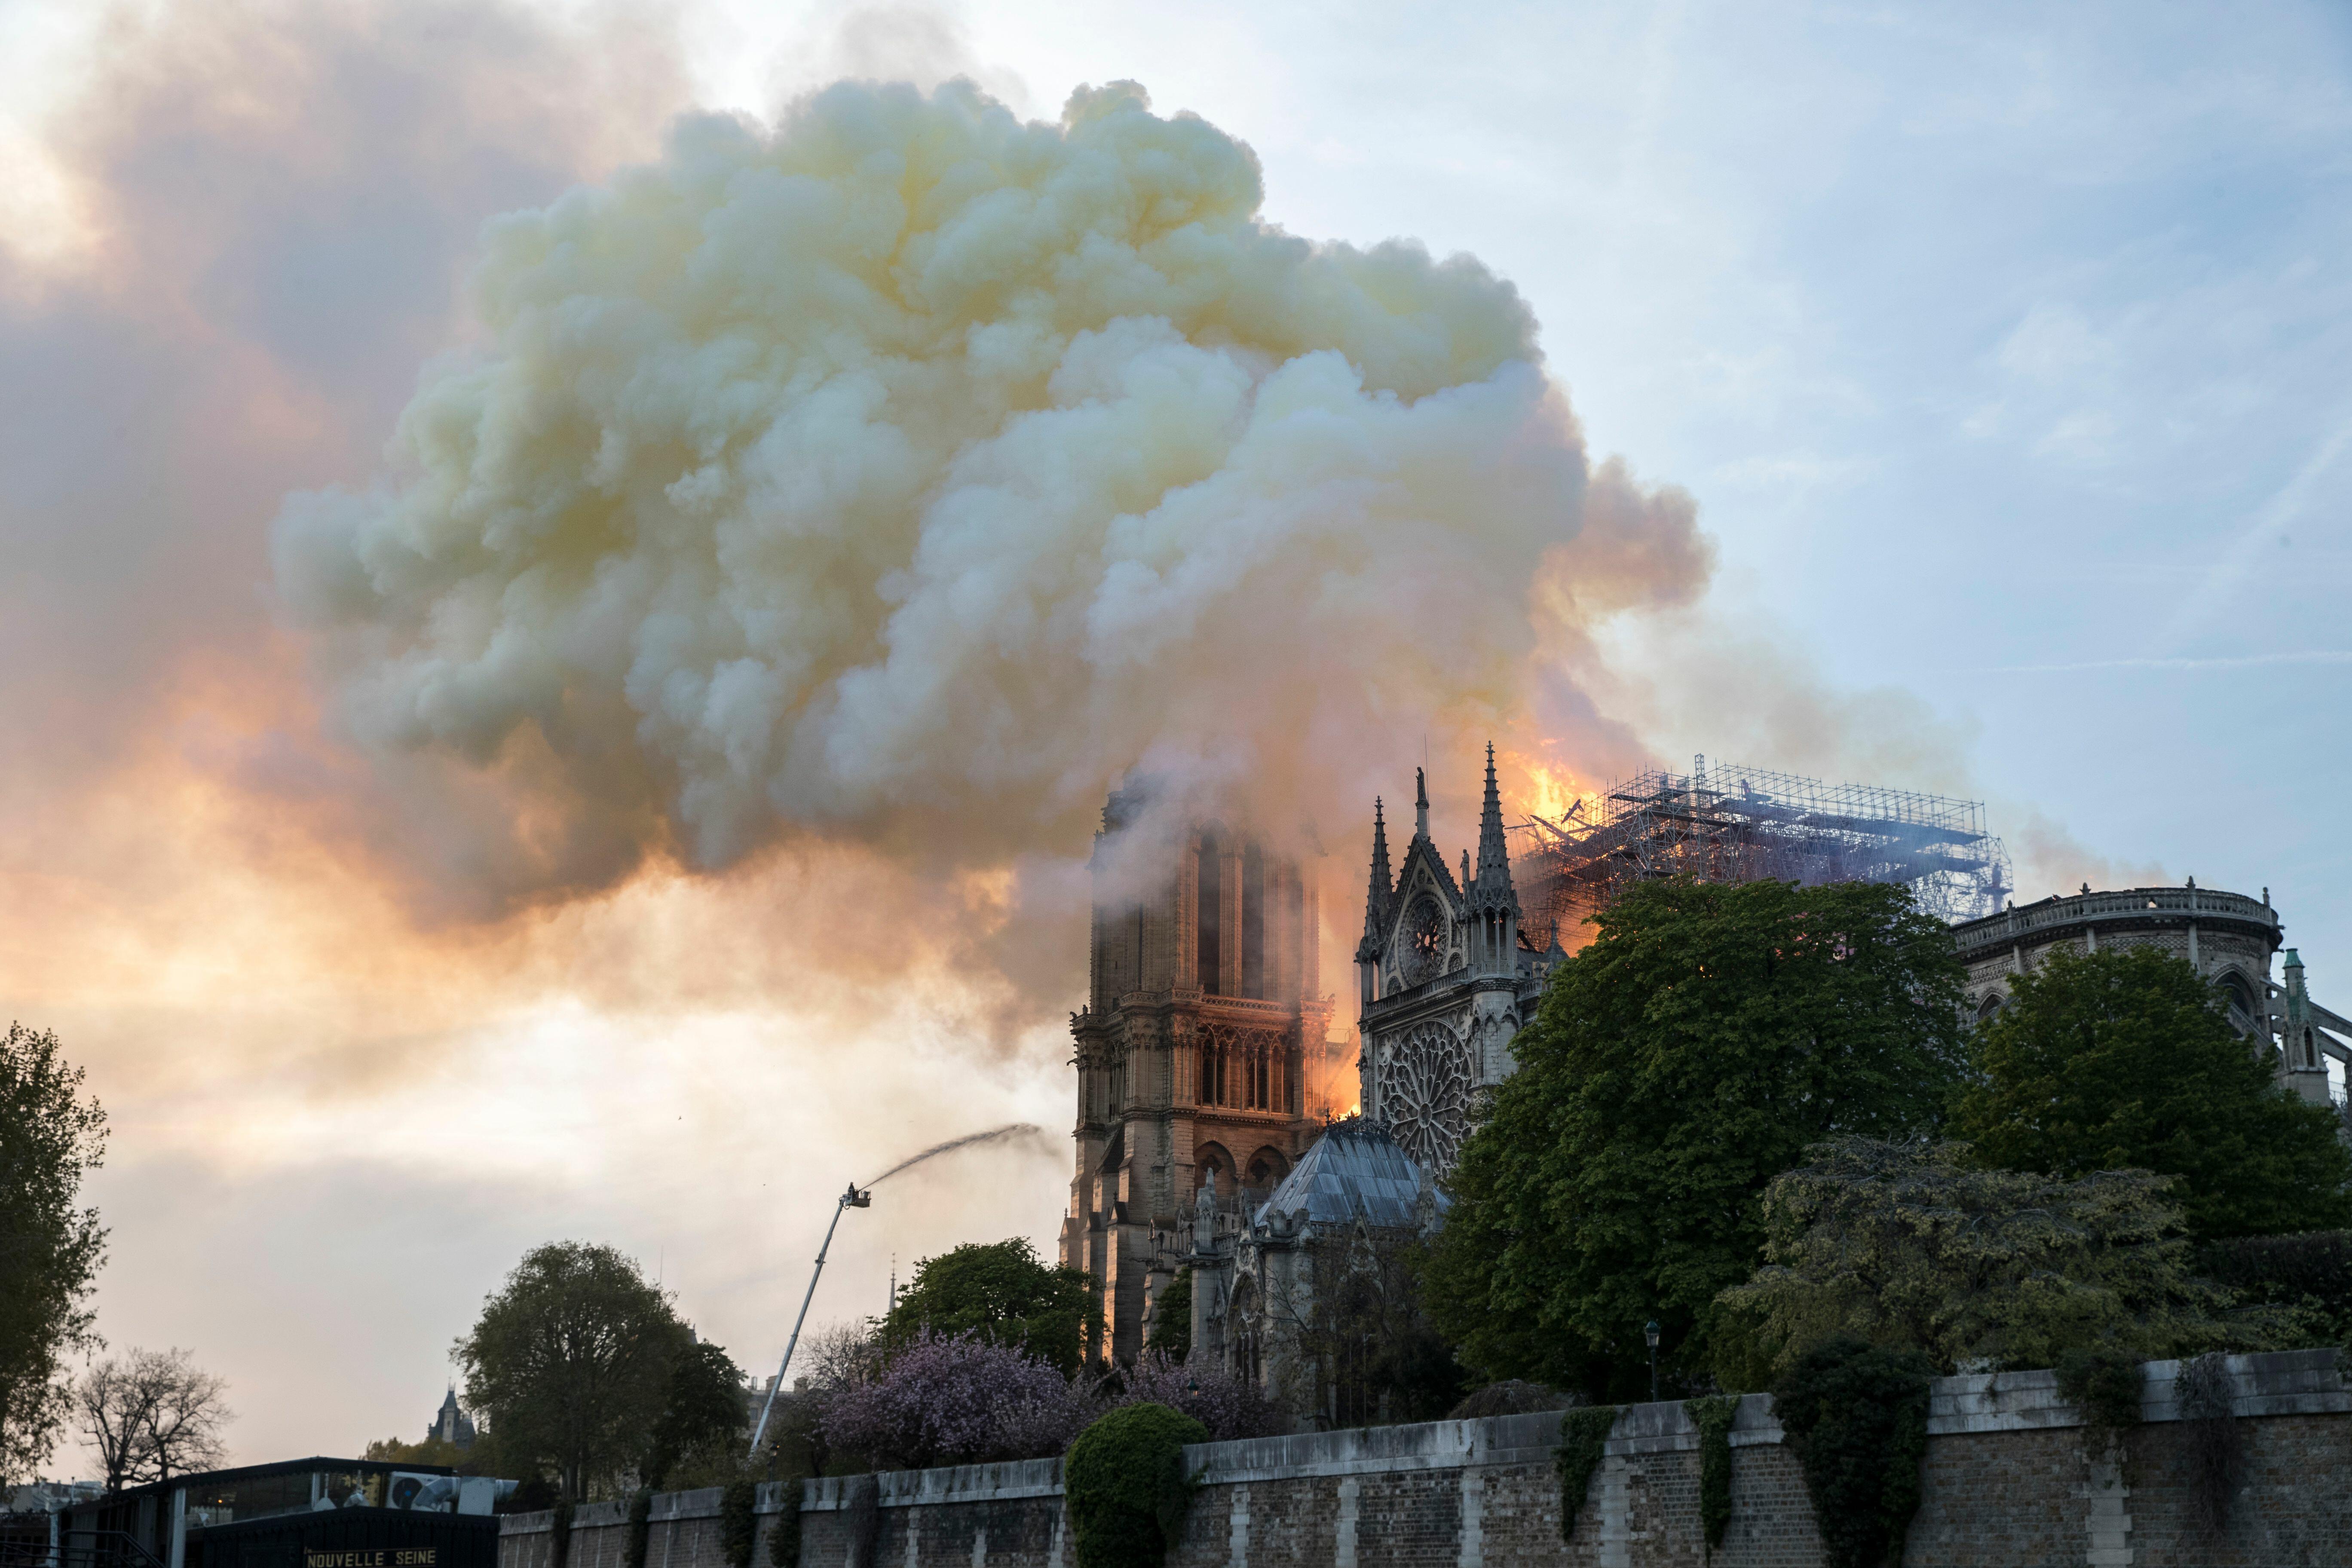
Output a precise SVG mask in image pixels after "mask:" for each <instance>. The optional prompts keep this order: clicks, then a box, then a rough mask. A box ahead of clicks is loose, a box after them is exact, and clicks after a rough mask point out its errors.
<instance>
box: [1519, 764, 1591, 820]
mask: <svg viewBox="0 0 2352 1568" xmlns="http://www.w3.org/2000/svg"><path fill="white" fill-rule="evenodd" d="M1495 760H1496V763H1498V764H1502V765H1505V766H1507V768H1508V769H1509V770H1510V771H1511V772H1513V773H1517V775H1518V779H1519V783H1518V786H1517V788H1516V789H1514V790H1512V791H1511V792H1510V795H1511V798H1512V800H1513V802H1514V804H1516V805H1517V806H1518V807H1519V809H1521V810H1522V811H1526V812H1529V813H1532V814H1533V815H1535V816H1541V817H1545V818H1548V819H1549V820H1550V821H1553V822H1558V821H1559V819H1560V818H1561V817H1563V816H1567V815H1568V814H1569V811H1570V809H1571V808H1572V807H1574V806H1575V805H1576V804H1577V803H1578V802H1579V801H1582V802H1583V803H1584V816H1583V818H1582V820H1584V821H1588V822H1589V821H1591V820H1593V819H1594V818H1595V817H1596V816H1598V813H1599V807H1600V805H1601V786H1600V784H1598V783H1597V782H1596V781H1592V780H1590V779H1588V778H1587V777H1586V776H1585V775H1584V774H1583V773H1581V772H1580V771H1579V770H1577V769H1576V768H1574V767H1572V766H1570V764H1569V763H1555V762H1552V761H1550V760H1549V759H1546V758H1539V757H1531V756H1528V755H1526V754H1525V753H1523V752H1498V753H1496V759H1495Z"/></svg>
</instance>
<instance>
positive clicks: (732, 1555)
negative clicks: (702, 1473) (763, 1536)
mask: <svg viewBox="0 0 2352 1568" xmlns="http://www.w3.org/2000/svg"><path fill="white" fill-rule="evenodd" d="M759 1506H760V1488H759V1483H757V1482H756V1481H753V1480H752V1479H751V1478H750V1477H748V1476H738V1477H737V1478H736V1479H733V1480H731V1481H729V1482H728V1483H727V1489H726V1490H725V1491H723V1492H720V1493H719V1558H720V1560H721V1561H723V1562H724V1563H726V1564H727V1568H751V1546H752V1543H753V1542H755V1541H757V1540H758V1539H759V1534H760V1517H759V1511H758V1510H759Z"/></svg>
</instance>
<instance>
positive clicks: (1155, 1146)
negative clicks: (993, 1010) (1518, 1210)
mask: <svg viewBox="0 0 2352 1568" xmlns="http://www.w3.org/2000/svg"><path fill="white" fill-rule="evenodd" d="M1143 805H1144V802H1143V800H1142V798H1141V796H1140V795H1139V794H1138V793H1136V792H1134V791H1133V790H1131V789H1129V788H1122V789H1121V790H1119V791H1117V792H1114V793H1113V795H1111V797H1110V802H1109V804H1108V806H1107V807H1106V809H1105V811H1104V814H1103V828H1102V832H1101V833H1100V834H1098V835H1097V852H1096V856H1095V863H1094V865H1095V877H1096V899H1095V905H1094V921H1093V945H1092V952H1091V962H1090V964H1089V971H1090V973H1089V984H1088V997H1087V1005H1086V1006H1085V1007H1084V1008H1083V1009H1082V1010H1080V1011H1079V1012H1078V1013H1076V1014H1074V1015H1073V1016H1072V1017H1071V1021H1070V1022H1071V1031H1072V1033H1073V1035H1074V1036H1075V1037H1076V1047H1077V1049H1076V1067H1077V1075H1078V1115H1077V1127H1076V1154H1077V1170H1076V1175H1075V1177H1074V1179H1073V1180H1072V1182H1071V1184H1070V1205H1069V1209H1068V1212H1067V1214H1066V1215H1065V1217H1064V1219H1063V1225H1062V1241H1061V1256H1062V1261H1063V1262H1065V1263H1066V1264H1068V1265H1070V1266H1071V1267H1073V1268H1083V1269H1085V1270H1086V1271H1087V1273H1089V1274H1091V1275H1093V1276H1094V1277H1095V1279H1097V1280H1098V1281H1099V1282H1100V1285H1101V1289H1102V1323H1103V1332H1104V1348H1105V1349H1106V1351H1107V1352H1108V1353H1109V1354H1110V1355H1111V1356H1112V1357H1113V1358H1114V1359H1116V1360H1119V1361H1126V1360H1129V1359H1130V1358H1132V1357H1133V1356H1134V1355H1135V1354H1136V1353H1138V1352H1139V1351H1140V1350H1142V1349H1143V1347H1144V1345H1145V1343H1146V1341H1147V1339H1148V1338H1151V1337H1156V1335H1157V1334H1158V1332H1159V1329H1158V1328H1157V1327H1156V1325H1155V1323H1154V1321H1153V1314H1152V1305H1153V1303H1154V1302H1155V1301H1156V1300H1158V1298H1159V1297H1160V1292H1161V1291H1162V1290H1163V1289H1165V1287H1166V1286H1167V1285H1168V1284H1169V1283H1171V1281H1172V1280H1173V1279H1174V1278H1175V1276H1176V1273H1177V1271H1178V1270H1179V1269H1190V1270H1191V1271H1192V1292H1191V1296H1192V1309H1191V1310H1192V1324H1191V1334H1190V1340H1191V1342H1192V1345H1193V1346H1194V1347H1195V1348H1196V1350H1206V1351H1208V1352H1211V1353H1213V1354H1218V1355H1221V1356H1228V1357H1233V1358H1234V1359H1237V1360H1239V1361H1241V1362H1242V1363H1244V1364H1245V1365H1247V1366H1249V1367H1250V1368H1252V1369H1253V1370H1255V1371H1257V1372H1259V1373H1261V1374H1262V1375H1263V1374H1264V1373H1265V1353H1266V1352H1267V1351H1268V1349H1269V1348H1271V1347H1272V1346H1274V1345H1275V1344H1276V1343H1277V1342H1279V1340H1280V1338H1281V1337H1282V1335H1281V1331H1282V1328H1283V1326H1284V1324H1285V1322H1286V1321H1288V1320H1294V1319H1296V1318H1297V1317H1298V1316H1299V1315H1300V1314H1302V1313H1304V1312H1306V1311H1307V1310H1308V1309H1309V1305H1310V1303H1311V1300H1312V1297H1313V1280H1312V1272H1313V1262H1312V1258H1313V1251H1314V1249H1313V1247H1312V1245H1311V1244H1312V1243H1314V1242H1316V1241H1318V1240H1328V1239H1330V1238H1332V1237H1335V1236H1337V1235H1339V1234H1341V1233H1354V1234H1357V1235H1359V1236H1360V1237H1363V1238H1365V1239H1367V1240H1369V1239H1370V1238H1371V1237H1373V1236H1374V1235H1375V1234H1376V1233H1377V1234H1381V1235H1388V1236H1396V1235H1402V1234H1407V1233H1418V1232H1421V1231H1424V1230H1426V1229H1428V1228H1430V1227H1431V1226H1433V1225H1434V1223H1435V1219H1436V1215H1437V1210H1438V1205H1439V1200H1438V1197H1437V1194H1436V1191H1435V1186H1434V1178H1435V1177H1436V1176H1438V1175H1442V1174H1444V1173H1445V1172H1446V1171H1447V1170H1449V1169H1450V1168H1451V1167H1452V1165H1453V1163H1454V1155H1455V1153H1456V1152H1457V1151H1458V1150H1459V1149H1460V1147H1461V1144H1462V1141H1463V1139H1464V1138H1465V1137H1466V1136H1467V1135H1468V1133H1469V1130H1470V1123H1471V1118H1472V1114H1473V1110H1474V1104H1475V1096H1476V1094H1477V1092H1478V1090H1479V1089H1481V1088H1483V1087H1486V1086H1489V1085H1492V1084H1494V1083H1496V1082H1499V1081H1500V1080H1501V1079H1503V1078H1504V1077H1505V1076H1506V1075H1507V1074H1508V1073H1509V1072H1510V1070H1511V1065H1512V1064H1511V1055H1510V1041H1511V1037H1512V1035H1513V1034H1514V1033H1516V1032H1517V1029H1518V1027H1519V1025H1520V1023H1521V1022H1522V1021H1523V1020H1524V1019H1526V1018H1527V1017H1528V1016H1530V1015H1531V1012H1532V1009H1533V1008H1534V1006H1535V1004H1536V1000H1537V998H1538V996H1539V995H1540V994H1541V993H1542V989H1543V982H1544V976H1545V974H1546V973H1547V972H1548V971H1549V967H1550V965H1551V963H1554V962H1556V961H1557V960H1559V958H1560V957H1562V956H1564V955H1563V954H1562V952H1561V951H1560V949H1559V944H1558V942H1557V941H1554V942H1552V943H1551V945H1550V948H1549V951H1548V952H1537V951H1536V950H1534V949H1533V948H1532V947H1531V946H1530V945H1529V944H1528V942H1527V941H1526V940H1524V939H1523V937H1522V934H1521V931H1520V908H1519V902H1518V898H1517V893H1516V891H1515V890H1514V889H1513V886H1512V880H1511V862H1510V853H1509V848H1508V846H1507V839H1506V835H1505V831H1504V826H1503V814H1502V800H1501V797H1500V795H1499V794H1498V793H1497V790H1496V779H1495V765H1494V756H1493V752H1492V749H1491V748H1490V749H1489V751H1488V755H1487V761H1486V799H1485V804H1484V810H1483V812H1482V814H1481V816H1480V821H1479V831H1478V850H1477V859H1476V863H1475V867H1474V866H1473V864H1472V861H1471V858H1470V855H1469V853H1468V851H1466V850H1465V852H1464V853H1463V856H1462V859H1461V870H1460V874H1459V875H1458V876H1457V875H1456V874H1455V872H1454V870H1453V869H1452V868H1448V867H1447V865H1446V863H1445V857H1444V855H1443V854H1442V853H1441V852H1440V851H1439V850H1438V848H1437V846H1436V844H1435V843H1434V841H1433V840H1432V838H1431V837H1430V834H1429V798H1428V790H1427V786H1426V784H1425V781H1422V780H1420V779H1416V789H1415V799H1414V805H1413V834H1412V839H1411V840H1410V841H1409V842H1408V843H1407V844H1406V846H1405V848H1404V853H1403V856H1402V863H1401V865H1400V866H1399V867H1398V868H1397V869H1396V870H1395V871H1394V872H1391V861H1390V851H1389V843H1388V826H1387V823H1386V820H1385V814H1384V811H1383V808H1382V806H1381V804H1380V803H1379V802H1375V803H1374V805H1373V828H1372V833H1373V840H1372V842H1373V848H1372V864H1371V876H1370V889H1369V890H1368V892H1367V895H1366V899H1365V906H1364V923H1363V938H1362V941H1361V942H1360V943H1359V944H1358V946H1357V949H1356V971H1357V995H1358V1006H1357V1025H1358V1029H1357V1034H1358V1037H1359V1038H1360V1040H1361V1042H1362V1049H1361V1052H1360V1058H1359V1060H1358V1062H1357V1064H1356V1075H1355V1082H1354V1084H1353V1085H1352V1086H1350V1087H1351V1088H1352V1089H1354V1090H1355V1093H1354V1094H1353V1095H1352V1096H1350V1097H1349V1098H1351V1099H1353V1100H1354V1101H1355V1107H1358V1108H1360V1112H1361V1113H1360V1115H1356V1114H1349V1115H1344V1116H1335V1113H1338V1112H1344V1111H1349V1110H1351V1109H1353V1108H1351V1107H1349V1105H1347V1104H1346V1103H1345V1102H1344V1101H1343V1100H1341V1097H1340V1095H1339V1093H1338V1092H1336V1091H1335V1089H1334V1088H1333V1085H1334V1084H1335V1083H1341V1082H1345V1081H1346V1079H1345V1077H1344V1066H1343V1062H1344V1057H1345V1054H1346V1050H1347V1047H1346V1045H1345V1044H1344V1043H1343V1042H1339V1041H1334V1040H1331V1039H1329V1038H1328V1031H1329V1027H1330V1023H1331V1014H1332V1011H1333V1005H1332V999H1331V998H1329V997H1327V996H1324V995H1322V994H1320V976H1319V973H1318V961H1317V938H1318V929H1319V924H1320V895H1319V891H1318V888H1317V885H1316V879H1315V872H1314V868H1313V867H1312V866H1311V865H1308V864H1306V863H1304V862H1301V861H1299V860H1297V859H1296V858H1285V857H1283V856H1280V855H1277V854H1276V853H1274V852H1272V851H1270V850H1268V849H1267V848H1265V847H1264V846H1262V845H1260V844H1259V843H1257V842H1256V841H1255V840H1254V839H1253V838H1251V837H1249V836H1248V835H1247V834H1245V833H1243V832H1240V831H1236V830H1235V829H1234V828H1233V827H1232V826H1228V825H1225V824H1221V823H1215V822H1209V823H1202V824H1200V825H1197V826H1194V827H1192V829H1190V830H1189V831H1188V832H1186V833H1185V834H1183V835H1181V837H1177V838H1176V839H1175V840H1174V841H1173V843H1172V844H1171V845H1170V846H1168V847H1167V848H1166V849H1165V850H1164V852H1162V853H1161V854H1160V856H1159V857H1158V864H1156V865H1155V866H1153V867H1152V868H1150V871H1149V873H1148V874H1147V876H1146V877H1145V878H1144V879H1143V882H1142V885H1141V886H1140V887H1139V886H1138V885H1137V880H1136V878H1135V875H1134V872H1133V869H1132V867H1131V865H1126V864H1122V865H1121V866H1120V867H1119V868H1118V870H1117V871H1116V872H1114V870H1113V869H1112V866H1113V861H1114V859H1115V857H1113V856H1112V855H1110V854H1109V853H1108V852H1107V851H1108V848H1109V847H1110V845H1111V841H1112V840H1113V839H1115V838H1116V837H1117V836H1118V834H1120V833H1121V832H1122V831H1123V830H1125V829H1126V828H1127V827H1129V826H1130V824H1131V823H1133V822H1134V821H1135V820H1137V819H1138V818H1139V816H1140V815H1141V812H1142V809H1143ZM1335 1069H1336V1070H1335Z"/></svg>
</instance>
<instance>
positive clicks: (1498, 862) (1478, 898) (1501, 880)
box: [1463, 742, 1519, 917]
mask: <svg viewBox="0 0 2352 1568" xmlns="http://www.w3.org/2000/svg"><path fill="white" fill-rule="evenodd" d="M1463 890H1464V891H1465V893H1466V894H1467V895H1468V896H1469V902H1470V907H1471V908H1472V909H1474V910H1491V911H1493V912H1495V913H1498V914H1500V913H1508V914H1510V915H1513V916H1515V917H1516V916H1517V914H1518V913H1519V895H1518V892H1517V889H1514V888H1513V887H1512V886H1511V850H1510V846H1509V845H1508V844H1507V842H1506V841H1505V840H1504V837H1503V795H1502V792H1501V791H1500V790H1498V789H1497V788H1496V786H1495V748H1494V746H1493V744H1492V743H1491V742H1490V743H1489V744H1488V745H1487V747H1486V807H1485V809H1484V810H1483V811H1481V812H1480V813H1479V816H1478V875H1477V877H1476V878H1475V879H1474V880H1472V881H1471V883H1470V884H1469V886H1468V887H1466V888H1465V889H1463Z"/></svg>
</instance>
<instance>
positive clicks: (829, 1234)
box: [751, 1121, 1045, 1458]
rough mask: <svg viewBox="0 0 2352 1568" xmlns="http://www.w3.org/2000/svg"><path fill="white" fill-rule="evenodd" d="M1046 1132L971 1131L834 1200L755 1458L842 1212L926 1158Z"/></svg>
mask: <svg viewBox="0 0 2352 1568" xmlns="http://www.w3.org/2000/svg"><path fill="white" fill-rule="evenodd" d="M1044 1135H1045V1130H1044V1129H1043V1128H1041V1127H1039V1126H1038V1125H1037V1124H1036V1123H1035V1122H1034V1121H1013V1122H1008V1123H1006V1124H1005V1125H1004V1126H1003V1127H992V1128H990V1129H989V1130H988V1131H985V1132H967V1133H965V1134H964V1135H963V1136H962V1137H961V1138H950V1139H949V1140H948V1141H947V1142H944V1143H934V1144H932V1145H931V1146H930V1147H929V1148H928V1149H926V1150H924V1151H923V1152H921V1153H919V1154H910V1155H908V1157H907V1158H906V1159H903V1160H901V1161H899V1162H898V1163H897V1164H895V1165H893V1166H891V1167H890V1168H889V1169H888V1170H887V1171H885V1172H883V1173H881V1174H880V1175H878V1176H877V1177H875V1178H874V1179H873V1180H872V1181H870V1182H868V1183H866V1185H865V1186H863V1187H860V1186H859V1185H858V1184H856V1183H855V1182H852V1183H850V1184H849V1190H848V1191H846V1192H845V1193H843V1194H841V1196H839V1197H837V1198H835V1199H834V1200H833V1220H832V1223H831V1224H828V1225H827V1226H825V1227H824V1245H823V1246H821V1247H818V1248H817V1249H816V1268H814V1270H813V1271H812V1272H811V1273H810V1275H809V1283H808V1294H806V1295H804V1296H803V1297H802V1298H801V1313H800V1316H799V1317H797V1318H794V1319H793V1337H792V1338H791V1339H789V1340H786V1341H785V1342H784V1360H783V1364H782V1366H779V1367H777V1368H776V1381H775V1382H773V1383H772V1384H768V1397H767V1399H766V1401H765V1402H764V1403H762V1404H761V1406H760V1424H759V1425H758V1426H755V1427H753V1428H752V1429H751V1457H752V1458H758V1457H759V1454H760V1443H761V1439H762V1438H764V1437H766V1436H767V1435H768V1416H769V1415H770V1413H771V1412H772V1411H773V1410H774V1409H775V1408H776V1395H777V1394H778V1393H780V1392H782V1388H783V1386H784V1373H786V1372H788V1371H790V1370H791V1369H792V1364H793V1350H794V1349H796V1348H797V1347H798V1346H799V1344H800V1342H801V1325H803V1323H805V1322H807V1321H808V1310H809V1303H810V1302H811V1301H814V1300H816V1282H817V1280H818V1279H821V1278H823V1277H824V1257H825V1254H826V1253H828V1252H831V1251H832V1250H833V1233H834V1231H835V1228H836V1227H838V1226H840V1224H841V1215H842V1211H843V1210H844V1209H863V1208H872V1207H873V1206H874V1189H875V1188H876V1187H878V1186H880V1185H881V1184H883V1183H885V1182H887V1181H888V1180H889V1179H890V1178H891V1177H893V1176H895V1175H897V1174H898V1173H899V1172H901V1171H908V1170H912V1169H913V1168H914V1167H915V1166H917V1165H919V1164H921V1163H923V1162H924V1161H926V1160H931V1159H936V1158H938V1157H939V1156H940V1155H941V1154H948V1153H952V1152H955V1151H956V1150H958V1149H969V1148H971V1146H973V1145H974V1144H977V1143H1001V1142H1004V1141H1006V1140H1007V1139H1012V1138H1020V1137H1024V1136H1026V1137H1043V1136H1044ZM895 1275H896V1270H895V1269H894V1270H893V1276H894V1278H893V1281H892V1289H891V1297H892V1300H893V1301H894V1303H895V1301H896V1300H897V1296H898V1289H897V1282H896V1278H895Z"/></svg>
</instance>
